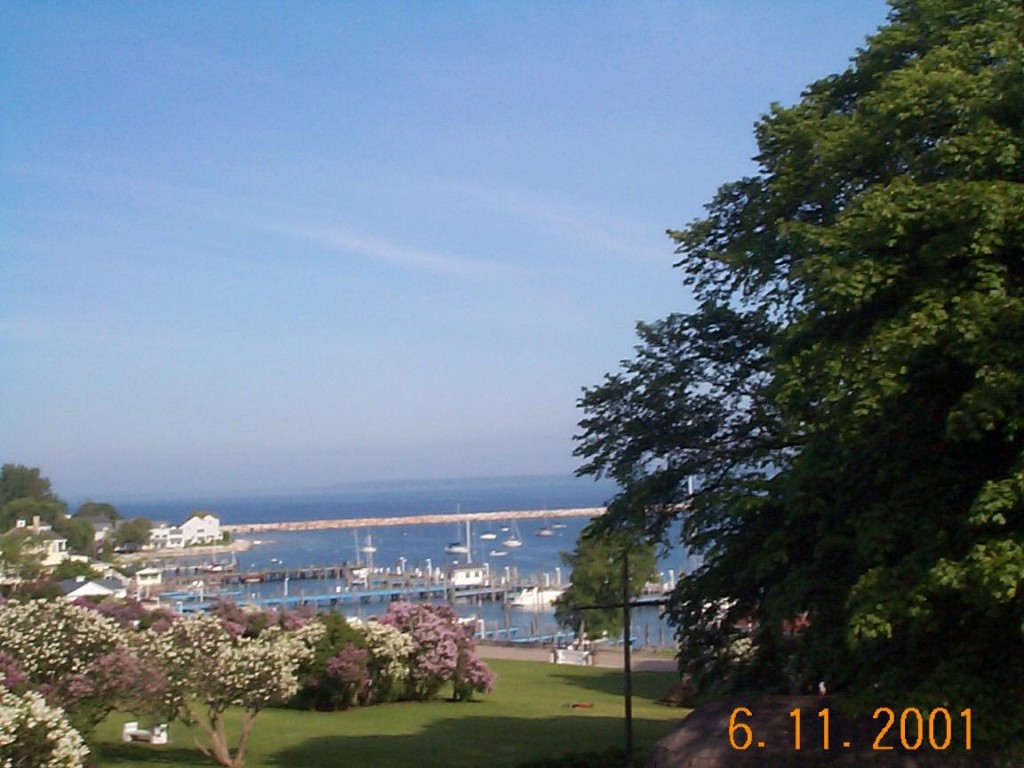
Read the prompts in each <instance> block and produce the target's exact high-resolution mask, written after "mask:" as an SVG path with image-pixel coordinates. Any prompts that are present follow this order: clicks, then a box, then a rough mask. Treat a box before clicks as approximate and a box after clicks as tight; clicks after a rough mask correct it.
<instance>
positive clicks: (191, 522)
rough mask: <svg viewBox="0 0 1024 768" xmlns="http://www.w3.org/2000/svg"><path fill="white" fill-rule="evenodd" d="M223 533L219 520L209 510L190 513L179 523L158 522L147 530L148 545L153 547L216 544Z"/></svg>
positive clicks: (167, 547) (173, 547)
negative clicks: (190, 514) (190, 515)
mask: <svg viewBox="0 0 1024 768" xmlns="http://www.w3.org/2000/svg"><path fill="white" fill-rule="evenodd" d="M222 536H223V534H222V532H221V530H220V520H219V519H218V518H217V517H216V516H214V515H211V514H210V513H209V512H201V513H197V514H194V515H192V517H190V518H189V519H188V520H186V521H185V522H184V523H182V524H181V525H167V523H160V524H159V525H155V526H153V528H152V529H151V530H150V532H149V546H150V547H152V548H154V549H184V548H185V547H190V546H197V545H202V544H217V543H219V542H220V541H221V538H222Z"/></svg>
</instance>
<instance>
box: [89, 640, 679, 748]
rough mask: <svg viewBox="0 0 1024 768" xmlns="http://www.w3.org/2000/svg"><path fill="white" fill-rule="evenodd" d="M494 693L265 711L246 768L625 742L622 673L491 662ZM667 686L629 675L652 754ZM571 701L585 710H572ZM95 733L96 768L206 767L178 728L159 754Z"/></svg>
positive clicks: (662, 728)
mask: <svg viewBox="0 0 1024 768" xmlns="http://www.w3.org/2000/svg"><path fill="white" fill-rule="evenodd" d="M489 664H490V665H491V668H492V669H493V670H494V671H495V672H497V674H498V684H497V690H496V691H495V693H493V694H490V695H486V696H482V697H480V700H479V701H475V702H470V703H465V704H453V703H450V702H446V701H440V700H439V701H432V702H427V703H403V704H388V705H385V706H379V707H367V708H364V709H357V710H350V711H348V712H336V713H319V712H296V711H291V710H267V711H265V712H263V713H261V714H260V716H259V717H258V718H257V720H256V726H255V728H254V732H253V736H252V740H251V744H250V752H249V757H248V759H247V760H246V764H247V768H328V767H329V768H335V766H338V765H344V766H346V768H363V767H365V768H392V767H394V768H400V767H401V766H415V767H416V768H470V767H473V766H487V767H488V768H512V767H513V766H516V765H519V764H520V763H522V762H523V761H525V760H528V759H532V758H537V757H543V756H552V755H559V754H563V753H566V752H576V751H590V750H597V749H604V748H607V747H610V746H621V745H622V743H623V734H624V726H623V702H622V693H621V692H622V673H621V672H620V671H617V670H609V669H597V668H590V667H566V666H555V665H552V664H541V663H536V662H523V661H501V660H494V661H491V662H489ZM672 682H673V675H672V674H669V673H660V672H639V673H635V674H634V704H633V713H634V730H635V734H636V742H637V744H638V747H639V749H640V750H644V749H648V748H650V747H651V746H652V745H653V744H654V742H655V741H657V740H658V739H659V738H661V737H662V736H664V735H665V734H666V733H668V732H669V731H670V730H671V729H672V727H673V726H674V725H675V724H676V723H677V722H678V720H679V719H680V718H681V717H682V715H683V714H684V712H683V711H681V710H678V709H672V708H669V707H664V706H661V705H659V704H657V703H655V702H656V700H657V699H658V698H660V697H661V696H663V695H664V694H665V693H666V692H667V691H668V689H669V688H670V686H671V685H672ZM570 703H588V704H593V707H592V708H576V709H571V708H569V707H568V706H567V705H568V704H570ZM126 719H128V718H125V717H120V718H114V719H112V721H111V722H109V723H107V724H106V725H105V726H104V727H103V728H102V729H101V730H100V734H99V736H100V745H99V749H98V751H97V753H96V754H95V755H94V756H93V759H94V761H95V764H96V765H98V766H99V767H100V768H143V767H144V766H167V765H174V766H178V767H179V768H199V767H200V766H208V765H211V762H209V761H205V760H204V759H203V757H202V755H200V754H199V752H198V751H197V750H196V749H195V748H194V747H193V746H192V743H191V738H190V737H189V736H188V735H187V734H186V730H185V728H184V727H183V726H181V725H179V724H172V725H171V741H172V743H171V744H169V745H167V746H166V747H152V746H149V745H142V744H128V745H121V744H119V743H118V736H119V734H120V727H121V723H122V722H124V720H126Z"/></svg>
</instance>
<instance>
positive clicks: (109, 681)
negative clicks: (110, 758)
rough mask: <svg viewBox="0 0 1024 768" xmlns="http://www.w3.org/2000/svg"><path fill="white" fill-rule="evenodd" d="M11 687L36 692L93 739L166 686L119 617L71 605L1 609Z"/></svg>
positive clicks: (1, 642)
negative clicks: (106, 723) (114, 716)
mask: <svg viewBox="0 0 1024 768" xmlns="http://www.w3.org/2000/svg"><path fill="white" fill-rule="evenodd" d="M0 648H3V649H4V655H3V659H2V660H0V668H2V669H3V670H5V674H6V676H7V683H6V685H7V686H9V687H13V688H15V690H19V689H21V690H29V689H31V690H35V691H37V692H38V693H40V694H41V695H42V696H43V697H44V698H45V699H46V702H47V703H48V704H50V705H52V706H59V707H61V708H63V709H64V710H65V712H66V713H67V716H68V719H69V720H70V722H71V723H72V724H73V725H74V726H75V727H76V728H77V729H78V730H79V731H80V732H81V733H82V734H83V735H85V736H86V737H88V736H89V735H90V734H91V733H92V732H93V731H94V730H95V728H96V726H97V725H98V724H99V723H100V722H101V721H102V720H103V719H104V718H106V717H107V716H108V715H109V714H110V713H111V712H113V711H115V710H116V709H128V710H131V709H138V708H139V707H140V706H142V705H143V704H144V703H146V702H148V701H150V700H152V697H153V696H154V695H157V696H159V692H160V690H161V688H162V686H163V680H162V678H161V676H160V675H159V674H155V673H153V672H152V671H151V670H150V668H149V667H148V666H147V665H146V664H145V663H144V661H143V660H142V659H141V657H140V656H139V655H138V652H137V649H136V648H135V645H134V643H133V638H132V637H131V636H130V635H129V634H128V633H126V632H125V631H124V630H123V629H122V628H121V627H120V626H118V624H117V623H116V622H115V621H113V620H112V619H110V618H108V617H106V616H103V615H102V614H100V613H98V612H97V611H95V610H92V609H90V608H85V607H83V606H80V605H74V604H71V603H68V602H67V601H66V600H55V601H31V602H27V603H18V602H7V603H5V604H3V605H2V606H0Z"/></svg>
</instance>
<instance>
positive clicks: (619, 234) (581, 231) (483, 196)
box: [451, 182, 670, 263]
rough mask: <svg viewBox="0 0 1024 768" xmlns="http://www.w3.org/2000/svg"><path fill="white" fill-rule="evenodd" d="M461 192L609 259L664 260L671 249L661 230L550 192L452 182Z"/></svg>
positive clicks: (533, 226)
mask: <svg viewBox="0 0 1024 768" xmlns="http://www.w3.org/2000/svg"><path fill="white" fill-rule="evenodd" d="M451 186H452V188H454V189H455V190H456V191H457V192H458V193H459V194H460V195H463V196H466V197H470V198H472V199H473V200H474V201H476V202H477V203H484V204H486V205H488V206H490V207H491V208H493V209H495V210H498V211H502V212H504V213H505V214H507V215H509V216H513V217H515V218H518V219H520V220H521V221H523V222H525V223H526V224H527V225H528V226H529V227H531V228H536V229H538V230H541V231H544V232H547V233H549V234H552V235H555V236H557V237H560V238H564V239H566V240H568V241H571V242H575V243H578V244H580V245H582V246H584V247H585V248H587V249H588V250H590V251H592V252H594V253H595V254H597V255H599V256H600V255H603V256H605V257H606V258H610V259H626V260H628V261H639V262H655V263H665V261H666V259H668V258H670V255H668V256H667V255H666V254H670V250H669V247H670V246H668V245H667V241H666V240H665V238H664V234H663V231H662V230H658V231H650V230H648V229H647V228H645V225H641V224H636V223H630V222H628V221H624V220H622V219H621V218H617V217H615V216H614V215H606V214H602V213H599V212H596V211H592V210H591V211H587V210H584V209H583V208H582V207H580V206H578V205H575V204H573V203H571V202H567V201H565V200H559V199H556V198H552V197H551V196H550V195H545V194H543V193H538V192H536V191H528V190H522V189H516V188H513V187H503V188H495V187H489V186H483V185H478V184H475V183H473V182H453V184H452V185H451Z"/></svg>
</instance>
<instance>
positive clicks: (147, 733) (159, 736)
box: [121, 720, 167, 744]
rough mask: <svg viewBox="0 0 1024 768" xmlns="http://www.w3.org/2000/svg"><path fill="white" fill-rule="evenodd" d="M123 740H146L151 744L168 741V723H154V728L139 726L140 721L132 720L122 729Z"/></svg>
mask: <svg viewBox="0 0 1024 768" xmlns="http://www.w3.org/2000/svg"><path fill="white" fill-rule="evenodd" d="M121 741H125V742H128V741H145V742H148V743H150V744H166V743H167V723H162V724H160V725H154V726H153V727H152V728H139V722H138V721H137V720H132V721H131V722H128V723H125V724H124V727H123V728H122V729H121Z"/></svg>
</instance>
